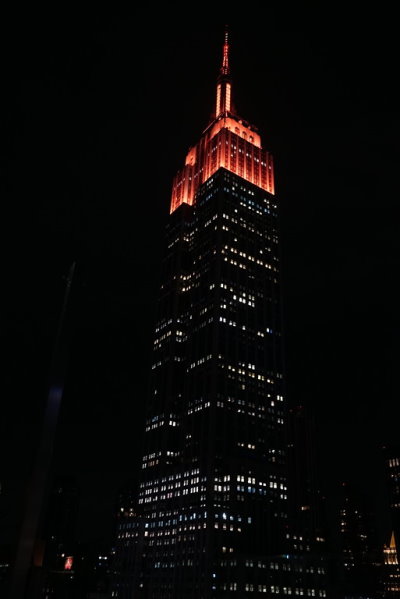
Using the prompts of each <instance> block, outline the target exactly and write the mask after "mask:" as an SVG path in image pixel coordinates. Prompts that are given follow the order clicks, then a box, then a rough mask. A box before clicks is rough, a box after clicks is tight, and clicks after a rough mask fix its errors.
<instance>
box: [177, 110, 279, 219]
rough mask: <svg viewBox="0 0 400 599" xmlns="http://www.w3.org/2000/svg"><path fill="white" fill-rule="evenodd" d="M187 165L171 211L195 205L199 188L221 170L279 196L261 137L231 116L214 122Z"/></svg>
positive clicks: (194, 147)
mask: <svg viewBox="0 0 400 599" xmlns="http://www.w3.org/2000/svg"><path fill="white" fill-rule="evenodd" d="M185 162H186V164H185V166H184V168H183V169H182V170H180V171H178V173H177V174H176V176H175V178H174V181H173V185H172V197H171V206H170V212H174V210H176V209H177V208H178V206H180V205H181V204H183V203H186V204H189V205H192V204H193V203H194V200H195V195H196V191H197V189H198V188H199V186H200V185H201V184H202V183H204V182H205V181H207V179H209V178H210V177H211V176H212V175H213V174H214V173H215V172H216V171H217V170H218V169H219V168H221V167H223V168H226V169H227V170H228V171H231V172H232V173H235V174H236V175H239V177H242V178H243V179H245V180H246V181H249V182H250V183H253V185H257V187H260V188H261V189H265V190H266V191H268V192H269V193H271V194H274V193H275V183H274V167H273V158H272V155H271V154H270V153H269V152H267V151H266V150H263V149H262V148H261V139H260V136H259V134H258V133H256V132H255V131H254V130H253V129H252V128H250V127H249V126H247V125H245V124H244V123H243V121H241V120H240V119H238V120H237V119H236V118H231V117H228V118H221V119H217V120H215V121H214V122H213V123H211V125H210V126H209V127H207V129H206V130H205V131H204V133H203V135H202V137H201V138H200V141H199V142H198V143H197V144H196V146H193V148H191V149H190V150H189V152H188V154H187V156H186V161H185Z"/></svg>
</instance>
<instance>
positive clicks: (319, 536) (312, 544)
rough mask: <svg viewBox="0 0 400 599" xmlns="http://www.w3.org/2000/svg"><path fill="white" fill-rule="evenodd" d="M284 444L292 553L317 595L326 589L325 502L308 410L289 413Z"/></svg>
mask: <svg viewBox="0 0 400 599" xmlns="http://www.w3.org/2000/svg"><path fill="white" fill-rule="evenodd" d="M288 441H289V443H288V465H289V524H290V530H291V540H292V552H293V555H294V556H296V559H297V563H298V565H299V566H301V567H302V570H303V573H304V574H303V575H304V578H305V580H306V581H307V579H309V580H312V581H313V583H314V586H315V587H316V590H318V591H320V590H323V589H326V588H327V586H328V554H327V538H326V537H327V524H326V520H325V498H324V496H323V495H322V493H321V491H320V489H319V488H318V483H317V468H316V463H317V460H316V448H315V426H314V419H313V414H312V411H311V409H310V408H309V407H306V406H296V407H293V408H290V409H289V411H288ZM310 584H311V583H310ZM310 584H308V583H307V582H306V583H305V584H304V585H303V586H305V587H306V588H308V587H309V586H310Z"/></svg>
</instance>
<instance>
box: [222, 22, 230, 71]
mask: <svg viewBox="0 0 400 599" xmlns="http://www.w3.org/2000/svg"><path fill="white" fill-rule="evenodd" d="M221 75H229V29H228V25H225V36H224V47H223V51H222V66H221Z"/></svg>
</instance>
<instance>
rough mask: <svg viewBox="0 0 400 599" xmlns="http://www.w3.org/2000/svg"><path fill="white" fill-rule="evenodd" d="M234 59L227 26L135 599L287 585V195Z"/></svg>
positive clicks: (176, 299) (166, 320) (175, 248)
mask: <svg viewBox="0 0 400 599" xmlns="http://www.w3.org/2000/svg"><path fill="white" fill-rule="evenodd" d="M229 59H230V56H229V40H228V34H227V33H226V34H225V38H224V44H223V53H222V63H221V66H220V72H219V75H218V79H217V84H216V94H215V111H214V114H213V118H212V120H211V122H210V123H209V124H208V125H207V127H206V128H205V129H204V131H203V133H202V134H201V137H200V139H199V141H198V143H197V144H196V145H194V146H193V147H192V148H190V149H189V151H188V153H187V156H186V160H185V164H184V166H183V168H182V170H180V171H179V172H178V173H177V175H176V176H175V178H174V181H173V188H172V198H171V205H170V215H169V221H168V224H167V231H166V239H165V249H164V259H163V269H162V280H161V288H160V293H159V302H158V313H157V322H156V328H155V335H154V353H153V363H152V371H151V372H152V374H151V390H150V397H149V399H148V408H147V419H146V424H145V427H146V432H145V449H144V455H143V459H142V464H141V468H142V469H141V475H140V488H139V496H138V500H137V506H136V510H135V513H136V515H135V517H136V521H135V522H136V526H137V539H136V541H137V542H136V545H135V559H134V565H133V566H132V572H133V589H134V592H133V596H134V597H144V598H151V599H156V598H157V599H184V598H185V599H189V598H190V599H196V598H197V599H200V598H201V599H208V598H211V597H215V598H219V597H235V596H236V597H244V596H247V593H248V592H249V593H251V595H250V596H253V597H254V596H259V595H260V596H263V597H265V596H275V597H277V596H281V593H283V592H284V591H283V587H282V584H283V582H282V581H283V580H284V578H285V574H284V571H285V570H286V562H285V557H286V556H285V555H284V554H285V552H286V550H285V547H286V542H287V537H288V535H287V517H288V516H287V514H288V508H287V503H288V497H287V474H286V433H285V431H286V416H285V414H286V409H285V397H284V382H283V366H282V332H281V306H280V295H281V292H280V280H279V231H278V210H279V202H278V200H277V198H276V197H275V195H274V194H275V189H274V170H273V160H272V156H271V154H270V153H269V152H268V151H266V150H265V149H263V147H262V143H261V137H260V134H259V133H258V131H257V129H256V127H254V126H253V125H251V124H249V123H248V122H247V121H246V120H244V119H243V118H241V117H240V116H239V115H238V114H237V112H236V109H235V108H234V104H233V89H232V78H231V72H230V64H229ZM285 584H286V583H285ZM285 590H286V588H285ZM290 594H292V592H290ZM293 594H294V589H293ZM115 596H118V597H122V596H124V595H123V593H122V592H120V593H118V594H117V595H115ZM127 596H128V595H127ZM129 596H132V595H129ZM282 596H283V595H282Z"/></svg>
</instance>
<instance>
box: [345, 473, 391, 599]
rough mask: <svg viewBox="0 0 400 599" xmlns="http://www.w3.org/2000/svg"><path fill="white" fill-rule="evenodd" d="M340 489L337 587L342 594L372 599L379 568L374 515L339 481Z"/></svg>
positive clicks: (378, 588)
mask: <svg viewBox="0 0 400 599" xmlns="http://www.w3.org/2000/svg"><path fill="white" fill-rule="evenodd" d="M341 489H342V494H341V505H340V509H339V547H340V557H339V561H340V568H339V571H340V576H339V585H338V587H339V589H340V590H341V591H342V592H344V593H345V594H344V596H345V597H360V598H361V597H366V598H371V599H373V598H375V597H378V596H379V591H380V588H381V585H380V577H381V570H382V568H381V566H382V559H381V552H380V551H378V545H377V539H376V528H375V521H374V516H373V514H372V511H371V509H370V508H369V506H366V505H365V504H364V503H363V501H362V499H361V496H359V495H358V494H357V492H356V491H355V490H354V488H352V487H351V486H350V485H349V484H347V483H342V486H341ZM364 500H365V498H364Z"/></svg>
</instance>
